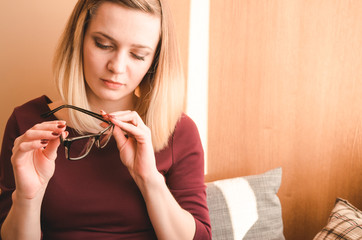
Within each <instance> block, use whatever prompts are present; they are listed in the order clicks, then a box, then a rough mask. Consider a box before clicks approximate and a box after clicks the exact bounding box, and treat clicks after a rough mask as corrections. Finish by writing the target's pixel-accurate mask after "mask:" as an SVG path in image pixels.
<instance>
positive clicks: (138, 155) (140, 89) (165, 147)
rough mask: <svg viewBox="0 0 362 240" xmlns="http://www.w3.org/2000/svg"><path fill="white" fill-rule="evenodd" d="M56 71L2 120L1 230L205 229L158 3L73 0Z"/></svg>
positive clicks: (51, 233) (191, 129) (193, 131)
mask: <svg viewBox="0 0 362 240" xmlns="http://www.w3.org/2000/svg"><path fill="white" fill-rule="evenodd" d="M54 73H55V80H56V83H57V87H58V90H59V93H60V95H61V97H62V99H61V100H59V101H52V100H50V99H49V98H48V97H46V96H45V95H44V96H42V97H39V98H37V99H34V100H31V101H29V102H27V103H25V104H24V105H22V106H20V107H17V108H16V109H15V110H14V112H13V114H12V115H11V117H10V118H9V121H8V124H7V126H6V130H5V133H4V141H3V147H2V151H1V156H0V169H1V171H0V188H1V195H0V226H1V239H12V240H14V239H41V238H42V239H172V240H174V239H211V230H210V220H209V216H208V209H207V204H206V195H205V184H204V182H203V179H204V178H203V177H204V176H203V150H202V146H201V143H200V139H199V135H198V132H197V128H196V126H195V124H194V123H193V121H192V120H191V119H190V118H189V117H188V116H186V115H185V114H183V113H182V109H183V102H184V99H183V92H184V90H183V87H184V81H183V77H182V71H181V66H180V60H179V55H178V49H177V44H176V41H175V33H174V29H173V26H172V21H171V16H170V13H169V9H168V8H167V6H166V2H165V1H163V0H128V1H127V0H108V1H105V0H103V1H102V0H79V1H78V3H77V4H76V6H75V8H74V10H73V13H72V15H71V17H70V19H69V22H68V24H67V26H66V29H65V31H64V33H63V36H62V38H61V41H60V44H59V47H58V50H57V52H56V55H55V61H54Z"/></svg>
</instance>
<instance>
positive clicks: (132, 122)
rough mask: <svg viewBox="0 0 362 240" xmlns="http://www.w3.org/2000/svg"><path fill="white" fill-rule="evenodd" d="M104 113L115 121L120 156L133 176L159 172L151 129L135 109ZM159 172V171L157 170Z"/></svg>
mask: <svg viewBox="0 0 362 240" xmlns="http://www.w3.org/2000/svg"><path fill="white" fill-rule="evenodd" d="M102 115H103V116H104V117H105V118H107V119H108V120H110V121H112V123H114V125H115V128H114V131H113V136H114V137H115V139H116V141H117V146H118V149H119V152H120V157H121V160H122V162H123V164H124V165H125V166H126V167H127V168H128V170H129V172H130V174H131V175H132V177H133V178H135V177H140V178H142V179H147V178H148V177H150V176H151V175H152V174H154V173H156V172H157V167H156V161H155V155H154V151H153V146H152V137H151V131H150V129H149V128H148V127H147V126H146V125H145V124H144V122H143V121H142V119H141V117H140V116H139V115H138V113H137V112H135V111H121V112H114V113H111V114H106V113H105V112H102ZM157 173H158V172H157Z"/></svg>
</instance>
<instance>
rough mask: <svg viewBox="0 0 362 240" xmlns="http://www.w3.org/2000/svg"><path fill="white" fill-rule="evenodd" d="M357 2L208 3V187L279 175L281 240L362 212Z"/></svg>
mask: <svg viewBox="0 0 362 240" xmlns="http://www.w3.org/2000/svg"><path fill="white" fill-rule="evenodd" d="M361 12H362V1H358V0H355V1H343V0H340V1H337V0H310V1H305V0H303V1H302V0H277V1H267V0H258V1H247V0H229V1H218V0H211V14H210V15H211V17H210V71H209V76H210V83H209V136H208V143H209V146H208V156H209V159H208V175H207V176H206V180H207V181H211V180H215V179H222V178H228V177H235V176H243V175H250V174H258V173H261V172H264V171H266V170H268V169H271V168H274V167H278V166H282V168H283V180H282V186H281V189H280V191H279V196H280V199H281V203H282V211H283V220H284V227H285V236H286V239H293V240H298V239H303V240H304V239H312V238H313V236H314V235H315V234H316V233H317V232H318V231H319V230H320V229H321V228H322V226H323V225H325V223H326V221H327V217H328V214H329V212H330V211H331V209H332V207H333V204H334V201H335V198H336V197H338V196H339V197H343V198H345V199H347V200H349V201H350V202H351V203H352V204H354V205H355V206H357V207H359V208H360V209H362V184H361V183H362V160H361V159H362V104H361V103H362V45H361V43H362V14H361Z"/></svg>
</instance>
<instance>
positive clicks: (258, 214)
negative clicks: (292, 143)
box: [206, 167, 362, 240]
mask: <svg viewBox="0 0 362 240" xmlns="http://www.w3.org/2000/svg"><path fill="white" fill-rule="evenodd" d="M281 182H282V168H280V167H279V168H275V169H271V170H269V171H267V172H264V173H261V174H258V175H251V176H243V177H235V178H229V179H222V180H217V181H213V182H207V183H206V185H207V188H206V193H207V202H208V207H209V212H210V220H211V226H212V235H213V239H214V240H232V239H235V240H241V239H245V240H274V239H275V240H283V239H285V237H284V234H283V220H282V210H283V208H282V205H281V203H280V200H279V198H278V195H277V193H278V190H279V188H280V185H281ZM321 239H349V240H352V239H353V240H354V239H362V212H361V211H360V210H359V209H357V208H356V207H354V206H353V205H352V204H351V203H349V202H348V201H347V200H345V199H341V198H337V199H336V202H335V206H334V208H333V209H331V214H330V216H329V218H328V219H326V225H325V227H323V229H321V230H320V232H319V233H318V234H317V235H316V236H315V237H314V240H321Z"/></svg>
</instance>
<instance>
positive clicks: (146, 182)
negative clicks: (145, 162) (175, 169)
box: [133, 169, 165, 193]
mask: <svg viewBox="0 0 362 240" xmlns="http://www.w3.org/2000/svg"><path fill="white" fill-rule="evenodd" d="M133 179H134V181H135V182H136V184H137V186H138V187H139V188H140V190H141V192H143V193H146V192H148V191H152V190H153V189H157V187H159V186H162V185H164V184H165V178H164V176H163V175H162V174H161V173H160V172H159V171H158V170H157V169H156V170H154V171H152V172H149V173H148V174H143V175H137V174H134V176H133Z"/></svg>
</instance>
